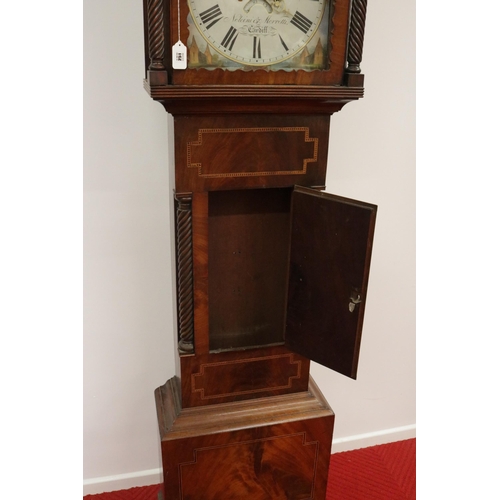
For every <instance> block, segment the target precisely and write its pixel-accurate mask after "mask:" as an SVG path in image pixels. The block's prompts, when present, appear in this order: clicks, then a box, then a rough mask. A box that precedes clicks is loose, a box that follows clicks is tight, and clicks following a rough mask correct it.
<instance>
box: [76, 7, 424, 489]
mask: <svg viewBox="0 0 500 500" xmlns="http://www.w3.org/2000/svg"><path fill="white" fill-rule="evenodd" d="M414 10H415V8H414V3H413V2H412V1H411V2H400V1H398V0H379V1H374V0H371V1H369V2H368V15H367V25H366V33H365V49H364V55H363V63H362V69H363V72H364V73H365V75H366V78H365V87H366V91H365V98H364V99H362V100H361V101H359V102H356V103H350V104H348V105H347V106H346V107H345V108H344V109H343V110H342V111H341V112H340V113H337V114H336V115H334V116H333V117H332V125H331V152H330V158H329V167H328V168H329V171H328V176H327V190H328V191H330V192H334V193H336V194H339V195H343V196H348V197H353V198H357V199H360V200H363V201H367V202H371V203H375V204H377V205H378V207H379V210H378V216H377V226H376V233H375V244H374V251H373V257H372V269H371V277H370V285H369V292H368V299H367V306H366V312H365V328H364V333H363V341H362V345H361V357H360V362H359V371H358V380H357V381H351V380H350V379H347V378H345V377H343V376H341V375H337V374H335V373H332V372H330V371H329V370H327V369H325V368H323V367H321V366H319V365H316V364H313V365H312V368H311V372H312V375H313V377H314V378H315V380H316V381H317V383H318V384H319V386H320V388H321V389H322V391H323V393H324V394H325V396H326V397H327V399H328V401H329V402H330V404H331V406H332V408H333V410H334V411H335V413H336V427H335V439H334V446H333V449H334V451H340V450H342V449H348V448H353V447H357V446H366V445H369V444H375V443H379V442H388V441H391V440H394V439H401V438H406V437H411V436H413V435H415V237H414V235H415V196H414V195H415V182H414V181H415V178H414V177H415V172H414V169H415V113H414V104H415V87H414V82H415V71H414V69H415V68H414V62H415V46H414V41H415V32H414V25H415V19H414ZM395 20H397V22H395ZM142 29H143V28H142V2H141V1H140V0H86V1H85V2H84V148H85V158H84V168H85V170H84V380H83V381H84V394H83V395H84V419H83V424H84V435H83V444H84V479H85V481H84V493H97V492H101V491H111V490H115V489H120V488H127V487H131V486H139V485H143V484H152V483H155V482H157V481H159V475H158V468H159V464H160V462H159V451H158V439H157V432H158V431H157V424H156V414H155V406H154V399H153V391H154V389H155V388H156V387H158V386H159V385H162V384H163V383H164V382H165V381H166V380H167V379H168V378H170V377H171V376H172V375H173V374H174V364H175V353H174V349H173V346H174V339H173V333H172V325H173V324H174V321H175V318H174V314H175V312H174V304H173V281H172V276H173V267H172V261H173V247H172V237H171V236H172V231H171V222H172V211H171V206H172V203H171V193H172V189H173V179H172V175H171V173H172V165H173V163H172V145H171V144H169V134H170V135H171V132H172V122H171V118H170V117H169V116H168V115H167V113H165V111H164V110H163V108H162V107H161V105H160V104H158V103H155V102H153V101H152V100H151V99H150V98H149V96H148V95H147V93H146V92H145V91H144V90H143V88H142V78H143V64H144V63H143V38H142V37H143V35H142Z"/></svg>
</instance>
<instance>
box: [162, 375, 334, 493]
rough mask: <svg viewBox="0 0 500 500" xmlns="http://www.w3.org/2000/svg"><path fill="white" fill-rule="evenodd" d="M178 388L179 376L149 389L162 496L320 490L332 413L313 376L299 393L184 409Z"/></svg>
mask: <svg viewBox="0 0 500 500" xmlns="http://www.w3.org/2000/svg"><path fill="white" fill-rule="evenodd" d="M179 391H180V388H179V380H178V379H177V378H173V379H170V380H169V381H168V382H167V383H166V384H165V385H164V386H162V387H160V388H158V389H157V390H156V391H155V397H156V408H157V415H158V424H159V428H160V438H161V448H162V457H163V464H162V465H163V477H164V483H163V491H162V493H163V498H164V499H165V500H166V499H168V500H200V499H203V500H235V499H246V498H251V499H252V500H276V499H282V500H313V499H316V500H320V499H323V498H324V497H325V494H326V481H324V480H323V478H324V477H326V475H327V473H328V466H329V460H330V451H331V450H330V445H331V439H332V433H333V422H334V414H333V412H332V410H331V409H330V407H329V406H328V403H327V402H326V400H325V399H324V397H323V396H322V394H321V393H320V391H319V389H318V388H317V386H316V384H315V383H314V381H312V380H311V382H310V385H309V388H308V390H306V391H304V392H299V393H294V394H290V395H285V396H274V397H269V398H264V399H257V400H253V401H241V402H237V403H228V404H219V405H213V406H208V407H200V408H188V409H183V408H181V403H180V392H179ZM200 486H202V490H203V492H202V493H201V492H200Z"/></svg>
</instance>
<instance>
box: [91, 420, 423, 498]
mask: <svg viewBox="0 0 500 500" xmlns="http://www.w3.org/2000/svg"><path fill="white" fill-rule="evenodd" d="M416 429H417V427H416V425H406V426H404V427H395V428H393V429H386V430H383V431H376V432H369V433H367V434H358V435H356V436H349V437H345V438H339V439H335V437H334V438H333V443H332V453H339V452H341V451H349V450H357V449H359V448H367V447H368V446H375V445H377V444H386V443H393V442H394V441H402V440H404V439H412V438H414V437H416ZM161 480H162V475H161V469H148V470H143V471H138V472H131V473H129V474H118V475H116V476H106V477H97V478H92V479H85V480H84V481H83V495H84V496H85V495H96V494H98V493H105V492H108V491H118V490H126V489H129V488H133V487H136V486H149V485H151V484H159V483H160V482H161Z"/></svg>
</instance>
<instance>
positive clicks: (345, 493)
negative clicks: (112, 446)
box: [83, 439, 417, 500]
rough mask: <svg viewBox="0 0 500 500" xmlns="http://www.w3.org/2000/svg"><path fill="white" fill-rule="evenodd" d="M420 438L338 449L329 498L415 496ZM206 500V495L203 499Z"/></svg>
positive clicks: (133, 493) (141, 492)
mask: <svg viewBox="0 0 500 500" xmlns="http://www.w3.org/2000/svg"><path fill="white" fill-rule="evenodd" d="M416 446H417V443H416V439H408V440H406V441H398V442H396V443H389V444H383V445H379V446H372V447H370V448H362V449H360V450H354V451H345V452H343V453H335V454H334V455H332V458H331V460H330V471H329V475H328V489H327V493H326V499H327V500H415V499H416V474H415V470H416ZM157 493H158V486H157V485H153V486H144V487H142V488H131V489H129V490H121V491H113V492H111V493H101V494H100V495H86V496H84V497H83V498H84V499H85V500H157ZM200 500H202V499H200Z"/></svg>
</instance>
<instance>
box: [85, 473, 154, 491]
mask: <svg viewBox="0 0 500 500" xmlns="http://www.w3.org/2000/svg"><path fill="white" fill-rule="evenodd" d="M161 481H162V474H161V469H148V470H141V471H137V472H130V473H128V474H118V475H116V476H105V477H95V478H92V479H85V480H84V481H83V496H85V495H97V494H99V493H106V492H109V491H118V490H128V489H129V488H134V487H136V486H149V485H151V484H160V483H161Z"/></svg>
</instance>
